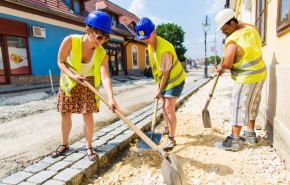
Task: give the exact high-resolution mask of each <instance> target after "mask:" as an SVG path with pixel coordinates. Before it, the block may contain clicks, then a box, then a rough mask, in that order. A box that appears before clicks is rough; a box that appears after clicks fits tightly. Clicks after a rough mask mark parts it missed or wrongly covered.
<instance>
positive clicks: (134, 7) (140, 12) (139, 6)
mask: <svg viewBox="0 0 290 185" xmlns="http://www.w3.org/2000/svg"><path fill="white" fill-rule="evenodd" d="M145 4H146V0H133V1H132V2H131V5H130V6H129V8H128V11H130V12H132V13H133V14H135V15H137V16H138V17H140V18H141V16H144V14H146V13H147V12H148V11H147V8H146V6H145Z"/></svg>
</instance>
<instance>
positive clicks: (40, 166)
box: [23, 162, 50, 173]
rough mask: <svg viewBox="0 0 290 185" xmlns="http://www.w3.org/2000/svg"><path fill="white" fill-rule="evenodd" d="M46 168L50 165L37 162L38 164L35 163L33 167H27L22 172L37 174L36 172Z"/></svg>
mask: <svg viewBox="0 0 290 185" xmlns="http://www.w3.org/2000/svg"><path fill="white" fill-rule="evenodd" d="M48 166H50V164H47V163H42V162H39V163H35V164H33V165H30V166H28V167H27V168H25V169H24V170H23V171H26V172H31V173H37V172H39V171H41V170H43V169H45V168H47V167H48Z"/></svg>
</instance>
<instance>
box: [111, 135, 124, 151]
mask: <svg viewBox="0 0 290 185" xmlns="http://www.w3.org/2000/svg"><path fill="white" fill-rule="evenodd" d="M127 139H128V138H116V139H113V140H111V141H109V142H108V144H110V145H116V146H118V150H119V151H122V150H123V149H124V148H125V147H126V146H127V145H128V142H127Z"/></svg>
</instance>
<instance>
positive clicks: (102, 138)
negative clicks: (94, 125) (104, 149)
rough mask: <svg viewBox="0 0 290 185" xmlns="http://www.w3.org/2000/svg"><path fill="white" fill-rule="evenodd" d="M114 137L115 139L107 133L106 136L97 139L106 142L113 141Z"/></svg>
mask: <svg viewBox="0 0 290 185" xmlns="http://www.w3.org/2000/svg"><path fill="white" fill-rule="evenodd" d="M114 137H116V136H115V135H113V134H110V133H108V134H106V135H104V136H103V137H100V138H99V139H100V140H104V141H106V142H108V141H110V140H111V139H113V138H114Z"/></svg>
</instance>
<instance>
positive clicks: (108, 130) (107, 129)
mask: <svg viewBox="0 0 290 185" xmlns="http://www.w3.org/2000/svg"><path fill="white" fill-rule="evenodd" d="M112 130H114V129H112V128H107V127H106V128H103V129H101V130H99V132H103V133H108V132H111V131H112Z"/></svg>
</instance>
